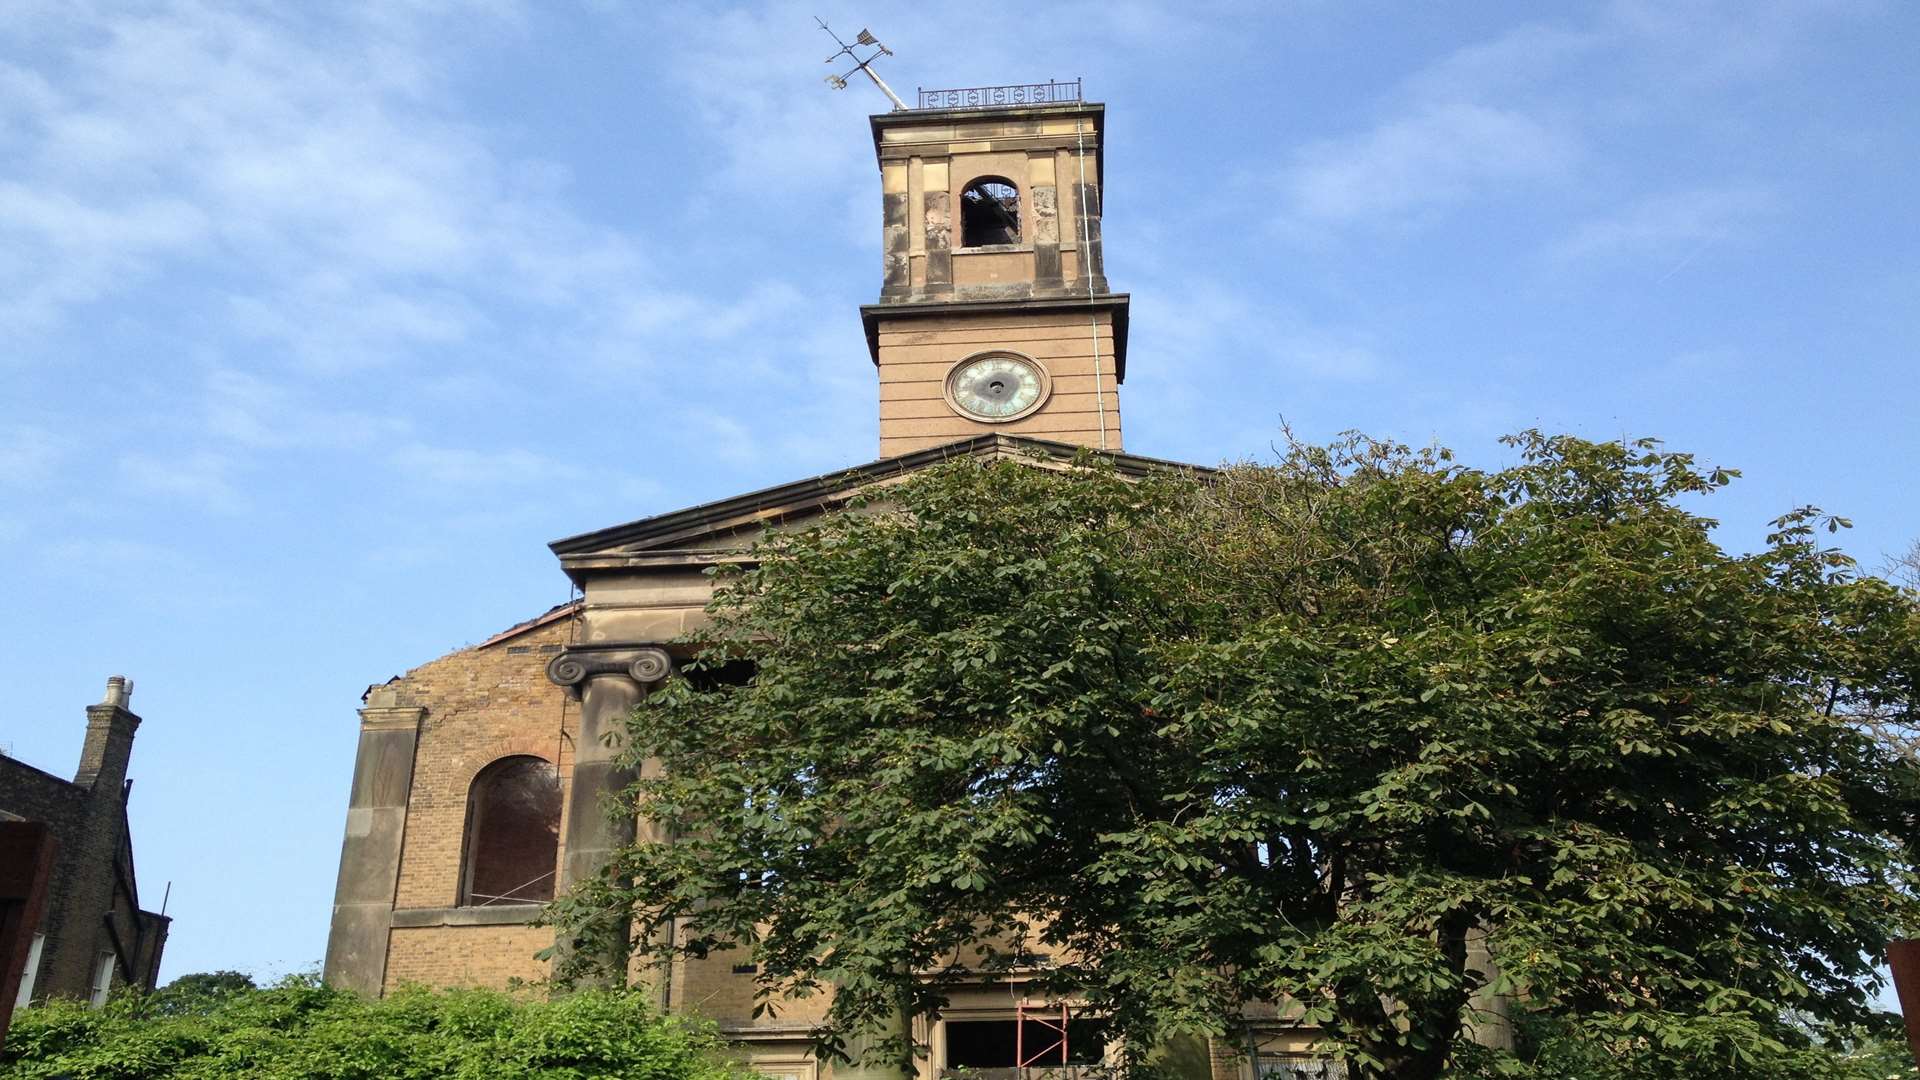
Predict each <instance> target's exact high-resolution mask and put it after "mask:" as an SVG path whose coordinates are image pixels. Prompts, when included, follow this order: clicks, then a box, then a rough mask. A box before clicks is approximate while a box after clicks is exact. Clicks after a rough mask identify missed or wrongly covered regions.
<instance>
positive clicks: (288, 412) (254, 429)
mask: <svg viewBox="0 0 1920 1080" xmlns="http://www.w3.org/2000/svg"><path fill="white" fill-rule="evenodd" d="M201 394H202V399H201V404H202V408H203V410H204V415H203V418H202V419H203V430H204V431H205V433H206V434H208V435H210V436H212V437H214V438H217V439H221V440H224V441H227V442H230V443H234V444H237V445H239V446H244V447H251V448H260V449H281V448H305V447H322V448H348V449H352V448H365V447H368V446H371V445H374V444H376V443H378V442H379V441H380V440H383V439H390V438H394V437H397V436H400V435H403V434H405V433H406V432H407V431H408V430H410V428H411V427H412V425H411V424H410V423H408V422H407V421H406V420H404V419H401V418H399V417H392V416H381V415H378V414H375V413H369V412H362V411H359V410H354V409H335V408H331V407H327V406H324V405H321V404H318V403H316V402H314V401H312V400H311V399H310V395H308V394H303V393H301V392H298V391H296V390H294V389H293V388H291V387H290V386H288V385H284V384H281V383H278V382H274V381H271V380H269V379H266V378H264V377H262V376H259V375H255V374H252V373H249V372H245V371H238V370H235V369H231V368H219V369H215V370H213V371H210V372H208V373H207V376H206V380H205V383H204V385H203V387H202V390H201Z"/></svg>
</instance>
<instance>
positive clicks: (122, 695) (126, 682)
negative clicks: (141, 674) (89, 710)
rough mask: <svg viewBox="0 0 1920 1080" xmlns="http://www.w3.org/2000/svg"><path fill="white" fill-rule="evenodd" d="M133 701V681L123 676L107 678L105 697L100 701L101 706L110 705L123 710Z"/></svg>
mask: <svg viewBox="0 0 1920 1080" xmlns="http://www.w3.org/2000/svg"><path fill="white" fill-rule="evenodd" d="M132 701H133V680H132V679H129V678H127V677H126V676H125V675H109V676H107V696H106V697H104V698H102V699H101V700H100V703H101V704H102V705H112V706H114V707H115V708H120V709H125V708H127V707H128V706H129V703H130V702H132Z"/></svg>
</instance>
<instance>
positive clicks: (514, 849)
mask: <svg viewBox="0 0 1920 1080" xmlns="http://www.w3.org/2000/svg"><path fill="white" fill-rule="evenodd" d="M559 854H560V775H559V771H558V770H556V769H555V768H554V767H553V765H552V763H550V762H547V761H543V760H541V759H540V758H537V757H510V758H502V759H501V760H499V761H496V762H494V763H493V764H491V765H489V766H487V767H486V768H485V769H483V770H481V772H480V775H479V776H477V777H475V778H474V781H473V789H472V791H471V793H470V794H469V795H468V798H467V873H466V889H465V895H464V896H463V897H462V898H461V903H463V904H466V905H469V906H472V907H487V906H489V905H493V904H541V903H545V902H547V901H548V900H551V899H553V879H554V870H555V864H556V863H557V862H558V860H559Z"/></svg>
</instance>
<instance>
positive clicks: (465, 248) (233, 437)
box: [0, 0, 1920, 977]
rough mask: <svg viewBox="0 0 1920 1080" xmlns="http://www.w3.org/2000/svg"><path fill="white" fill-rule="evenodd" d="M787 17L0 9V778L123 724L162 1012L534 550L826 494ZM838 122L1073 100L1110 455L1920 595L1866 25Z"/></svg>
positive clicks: (1267, 65) (1058, 70) (836, 271)
mask: <svg viewBox="0 0 1920 1080" xmlns="http://www.w3.org/2000/svg"><path fill="white" fill-rule="evenodd" d="M813 10H814V9H809V8H806V7H802V6H792V5H784V4H771V3H769V4H760V5H747V6H741V7H720V6H712V7H700V6H691V5H677V4H659V3H634V4H630V5H629V4H617V3H611V2H604V3H585V2H581V3H567V2H562V0H550V2H534V0H525V2H521V3H516V2H514V0H490V2H476V3H459V2H455V0H439V2H433V0H414V2H399V0H374V2H367V3H342V4H326V5H320V4H295V3H286V4H281V5H269V4H250V3H242V2H233V3H224V4H215V3H191V2H172V0H152V2H140V3H132V2H129V3H119V4H87V3H76V2H73V0H11V2H9V3H8V4H7V15H6V18H5V19H4V20H0V596H4V598H5V602H6V611H7V615H8V617H9V622H10V624H11V626H12V628H13V629H12V630H11V631H9V632H8V633H7V634H6V635H5V639H4V640H5V643H6V647H5V648H4V649H0V684H4V685H5V686H6V687H7V701H6V704H5V706H4V708H0V744H6V745H9V746H10V747H11V751H10V752H11V753H12V754H13V755H14V756H16V757H20V758H23V759H25V760H27V761H29V762H32V763H34V764H37V765H40V766H41V767H43V768H47V769H49V770H51V771H54V772H59V773H68V772H70V771H71V769H72V767H73V764H74V760H75V757H76V756H77V753H78V748H79V743H80V736H81V730H82V723H83V716H82V707H83V706H84V705H85V704H87V703H89V702H91V701H95V700H98V697H99V694H100V692H101V689H102V686H103V683H104V679H105V677H106V676H107V675H108V674H111V673H125V674H127V675H129V676H132V677H133V678H134V679H135V680H136V683H137V689H136V693H135V697H134V705H135V708H136V710H137V711H139V712H140V713H142V714H143V715H144V716H145V717H146V724H145V725H144V727H143V728H142V730H141V733H140V737H139V741H138V744H137V747H136V754H135V763H134V770H133V772H134V776H135V777H136V780H137V784H136V787H135V790H134V798H133V816H134V827H135V830H136V838H137V843H138V853H139V861H140V872H141V885H142V888H143V890H144V891H145V895H146V897H147V898H148V900H149V902H150V903H157V902H158V900H159V896H160V892H161V889H162V887H163V886H164V884H165V883H166V882H168V881H172V882H173V899H172V909H171V910H172V914H174V915H175V916H177V921H176V923H175V924H174V935H173V939H172V942H171V944H170V945H169V948H168V952H167V963H166V966H165V974H166V975H167V976H168V977H171V976H173V975H178V974H181V973H184V972H188V971H196V970H207V969H213V968H241V969H246V970H252V971H256V972H259V973H262V974H266V975H272V974H276V973H280V972H285V971H289V970H300V969H304V968H308V967H311V966H313V965H316V964H317V963H318V961H319V958H320V956H321V954H322V952H323V949H324V944H325V936H326V924H327V915H328V905H329V902H330V897H331V891H332V886H333V877H334V871H335V866H336V859H337V857H338V850H339V840H340V830H341V825H342V821H343V818H344V811H345V800H346V791H347V784H348V779H349V772H350V768H351V761H352V754H353V748H354V739H355V728H356V720H355V713H354V710H355V709H356V708H357V707H358V704H359V700H358V699H359V695H360V692H361V690H362V689H363V688H364V687H366V686H367V685H368V684H369V683H373V682H376V681H382V680H384V679H386V678H387V677H388V676H391V675H393V674H395V673H397V672H400V671H402V670H405V669H406V668H408V667H411V666H414V665H416V664H419V663H421V662H424V661H426V660H428V659H431V658H433V657H435V656H437V655H440V654H442V653H445V652H447V651H449V650H451V649H454V648H457V647H459V646H461V645H463V644H466V643H470V642H474V641H478V640H481V639H483V638H485V637H487V636H489V635H490V634H492V633H493V632H495V631H497V630H499V629H501V628H503V627H505V626H507V625H509V624H511V623H513V622H516V621H518V620H520V619H523V618H526V617H528V616H530V615H533V614H535V613H537V612H539V611H541V610H543V609H545V608H546V607H548V606H549V605H551V604H554V603H557V602H560V601H562V600H565V599H566V598H567V595H568V591H567V583H566V580H565V578H564V577H563V576H562V575H561V574H560V572H559V570H558V568H557V566H556V565H555V563H554V560H553V558H552V557H551V555H550V554H549V553H548V552H547V551H546V549H545V544H546V542H547V541H549V540H552V539H554V538H557V537H560V536H565V535H569V534H572V533H576V532H580V531H583V530H587V529H591V528H596V527H600V526H604V525H610V524H614V523H617V522H621V521H625V520H630V519H633V518H637V517H642V516H646V515H650V514H654V513H658V512H661V511H665V510H669V509H674V508H677V507H680V506H684V505H688V504H693V503H699V502H704V501H707V500H709V499H714V498H719V497H722V496H726V495H730V494H734V493H738V492H741V491H745V490H750V489H753V488H757V487H762V486H766V485H769V484H773V483H778V482H782V481H785V480H789V479H795V478H798V477H802V476H808V475H813V474H816V473H820V472H825V471H829V470H832V469H834V468H836V467H839V466H843V465H848V464H854V463H857V462H861V461H865V460H868V459H871V458H872V457H873V456H874V453H875V446H876V439H877V434H876V429H875V412H876V409H875V383H874V375H873V371H872V367H871V365H870V363H869V361H868V359H867V356H866V353H865V348H864V343H863V341H862V337H861V330H860V322H859V318H858V315H857V313H856V311H855V308H856V306H857V305H859V304H860V303H863V302H868V301H871V300H872V299H873V298H874V297H875V296H876V294H877V292H878V288H879V281H880V257H879V237H880V230H879V206H880V199H879V183H878V174H877V171H876V169H875V167H874V165H873V161H872V156H871V147H870V144H869V141H868V133H867V123H866V114H867V113H868V112H869V111H872V110H874V109H876V108H877V107H878V106H879V104H880V103H881V99H880V98H879V96H878V94H877V93H875V92H873V91H872V89H871V88H870V87H864V86H861V85H858V84H856V85H855V86H853V87H852V88H850V89H848V90H846V91H842V92H834V91H831V90H829V89H828V88H827V87H826V86H824V85H823V84H822V82H821V81H820V80H821V78H822V76H823V75H825V74H827V73H828V72H829V71H830V70H833V69H829V68H826V67H825V66H823V65H822V64H821V63H820V61H821V58H823V57H825V56H826V55H827V54H828V53H829V52H831V51H832V49H833V46H832V44H831V42H829V41H828V40H827V39H826V38H825V36H824V35H822V34H821V33H820V32H819V31H818V30H817V29H816V28H815V27H814V26H813V22H812V19H811V18H810V15H811V14H812V12H813ZM817 10H818V11H819V13H820V14H822V15H825V16H826V17H827V18H828V19H829V20H830V21H832V22H833V23H834V24H835V25H836V27H837V28H839V29H841V30H843V31H846V32H849V33H850V32H852V31H856V30H858V29H859V28H860V27H861V26H862V25H870V26H871V27H872V28H873V29H874V31H875V32H876V33H877V34H878V35H879V36H880V37H881V39H882V40H884V41H885V42H886V43H887V44H888V45H890V46H891V47H893V49H894V50H895V51H896V52H897V53H898V55H897V56H896V57H895V58H893V59H891V60H887V61H885V67H884V68H883V71H884V73H885V74H886V75H887V76H888V77H889V78H890V79H891V81H892V82H893V83H894V84H895V86H896V87H897V88H899V89H900V90H901V91H902V92H903V93H908V94H910V93H911V91H912V90H913V88H914V87H915V86H916V85H923V86H928V87H941V86H972V85H982V84H991V83H1002V82H1027V81H1035V80H1044V79H1046V78H1049V77H1054V78H1065V79H1071V78H1074V77H1076V76H1083V77H1084V78H1085V79H1086V87H1087V91H1088V95H1089V97H1091V98H1093V99H1096V100H1100V101H1104V102H1106V103H1107V107H1108V110H1109V122H1108V148H1107V167H1108V203H1107V219H1106V235H1107V244H1108V247H1107V250H1108V270H1109V273H1110V276H1111V278H1112V281H1113V283H1114V286H1115V288H1117V289H1125V290H1127V291H1130V292H1131V293H1132V294H1133V298H1134V300H1133V305H1134V306H1133V336H1132V343H1131V350H1130V358H1129V376H1130V378H1129V380H1128V383H1127V385H1126V386H1125V388H1124V389H1123V391H1122V406H1123V409H1124V415H1125V418H1126V440H1127V449H1129V450H1131V451H1134V452H1136V453H1143V454H1150V455H1154V456H1159V457H1169V458H1178V459H1184V460H1190V461H1197V462H1216V461H1219V460H1222V459H1226V458H1239V457H1246V456H1259V455H1262V454H1265V453H1267V452H1268V447H1269V446H1270V444H1271V443H1272V442H1273V441H1274V440H1275V439H1276V438H1277V435H1278V430H1279V425H1280V422H1281V419H1282V418H1283V417H1284V418H1285V420H1286V421H1288V422H1289V423H1291V424H1292V425H1293V427H1294V429H1295V430H1296V431H1297V432H1298V433H1299V434H1301V435H1302V436H1304V437H1308V438H1325V437H1328V436H1330V435H1332V434H1334V433H1336V432H1339V431H1341V430H1343V429H1349V428H1353V429H1360V430H1363V431H1366V432H1369V433H1372V434H1376V435H1382V436H1390V437H1394V438H1398V439H1402V440H1405V441H1408V442H1412V443H1416V444H1425V443H1429V442H1439V443H1443V444H1445V445H1448V446H1451V447H1453V448H1455V449H1456V450H1457V451H1459V452H1460V453H1461V454H1462V456H1463V457H1464V458H1465V459H1466V460H1468V461H1470V462H1473V463H1476V464H1483V465H1499V464H1501V463H1503V462H1505V461H1507V460H1509V456H1508V454H1507V453H1506V451H1504V450H1503V448H1501V447H1500V446H1499V445H1498V444H1497V443H1496V441H1495V440H1496V438H1497V437H1498V436H1499V435H1500V434H1502V433H1505V432H1510V431H1514V430H1518V429H1521V428H1526V427H1532V426H1539V427H1543V428H1547V429H1551V430H1559V431H1571V432H1575V433H1578V434H1581V435H1586V436H1591V437H1598V438H1615V437H1619V436H1621V435H1633V436H1639V435H1654V436H1659V437H1661V438H1664V439H1666V440H1667V441H1668V442H1669V443H1670V444H1671V445H1672V446H1674V447H1676V448H1679V449H1685V450H1691V451H1694V452H1697V453H1699V454H1700V455H1701V457H1702V458H1703V459H1706V460H1710V461H1712V462H1715V463H1718V464H1724V465H1730V466H1735V467H1739V468H1741V469H1743V470H1745V473H1746V476H1745V479H1743V480H1742V481H1740V482H1739V484H1738V485H1737V486H1736V487H1735V488H1734V489H1733V490H1731V491H1729V492H1726V493H1724V494H1723V495H1720V496H1716V497H1715V498H1714V499H1713V500H1712V501H1711V502H1710V503H1709V504H1708V506H1707V510H1708V512H1709V513H1711V514H1713V515H1714V516H1716V517H1718V518H1720V519H1721V520H1722V521H1723V522H1724V524H1723V527H1722V532H1721V535H1722V538H1723V540H1724V542H1725V543H1726V544H1727V545H1728V546H1730V547H1734V548H1748V547H1751V546H1753V545H1754V544H1756V543H1757V542H1758V540H1759V538H1760V536H1761V535H1762V534H1763V533H1764V531H1765V522H1766V521H1767V520H1768V519H1769V518H1771V517H1773V516H1774V515H1776V514H1777V513H1779V512H1781V511H1783V510H1786V509H1788V508H1790V507H1793V506H1796V505H1799V504H1802V503H1817V504H1819V505H1822V506H1824V507H1827V508H1828V509H1829V510H1832V511H1834V512H1839V513H1845V514H1847V515H1848V516H1850V517H1851V518H1852V519H1853V520H1854V521H1855V522H1856V524H1857V526H1858V527H1857V528H1856V529H1855V530H1854V531H1853V532H1852V533H1851V534H1848V535H1845V536H1844V537H1843V538H1842V542H1843V543H1844V544H1845V545H1846V546H1847V548H1848V549H1849V550H1851V551H1852V552H1854V553H1855V554H1856V555H1857V556H1858V557H1859V558H1860V559H1861V560H1862V561H1863V562H1866V563H1868V564H1870V565H1875V566H1877V565H1879V564H1881V563H1882V561H1883V560H1884V557H1885V556H1886V555H1887V554H1889V553H1892V552H1896V551H1899V550H1902V549H1904V548H1905V547H1906V546H1907V545H1908V544H1909V543H1911V542H1912V541H1913V540H1914V539H1915V538H1916V537H1920V500H1916V499H1915V498H1914V487H1913V484H1914V481H1913V474H1914V470H1915V464H1916V457H1917V456H1920V455H1917V454H1916V451H1920V429H1917V427H1916V425H1915V424H1914V423H1913V422H1912V419H1911V417H1912V414H1913V408H1914V404H1913V403H1914V395H1913V387H1914V384H1915V380H1914V355H1915V347H1916V345H1920V314H1917V313H1920V295H1917V294H1920V254H1916V253H1920V212H1916V209H1915V206H1916V201H1915V197H1914V192H1915V191H1916V190H1920V182H1917V181H1916V175H1915V174H1916V165H1920V106H1916V101H1920V77H1917V76H1916V74H1915V73H1916V70H1917V69H1916V66H1915V64H1914V62H1913V57H1914V56H1915V54H1916V50H1917V49H1920V9H1916V8H1914V7H1913V6H1911V5H1908V4H1905V3H1901V2H1897V0H1887V2H1884V3H1872V2H1860V3H1798V4H1778V3H1767V2H1763V0H1747V2H1739V3H1725V4H1714V3H1685V2H1660V3H1633V2H1622V3H1600V4H1585V5H1571V4H1570V5H1536V4H1530V3H1526V4H1494V3H1481V4H1452V5H1427V4H1407V5H1396V4H1384V3H1367V2H1359V3H1338V4H1336V3H1315V2H1302V3H1265V4H1214V3H1205V2H1189V3H1183V4H1178V5H1175V4H1166V5H1160V4H1148V3H1124V2H1112V0H1105V2H1098V3H1083V2H1074V0H1057V2H1050V3H1046V4H1038V5H1016V6H1011V7H1008V6H1003V7H996V8H979V7H977V6H975V7H963V8H954V9H937V8H934V7H931V6H928V5H906V4H885V3H879V2H869V3H864V4H861V5H858V6H849V5H846V4H845V3H843V2H841V0H834V2H831V3H824V4H822V5H821V6H820V7H819V8H818V9H817Z"/></svg>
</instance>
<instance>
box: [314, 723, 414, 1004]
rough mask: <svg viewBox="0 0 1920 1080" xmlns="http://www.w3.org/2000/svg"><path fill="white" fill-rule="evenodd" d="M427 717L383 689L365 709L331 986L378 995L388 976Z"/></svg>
mask: <svg viewBox="0 0 1920 1080" xmlns="http://www.w3.org/2000/svg"><path fill="white" fill-rule="evenodd" d="M426 712H427V710H426V709H424V708H421V707H419V706H415V705H410V704H403V703H401V702H400V701H399V700H398V696H397V695H396V694H395V693H394V691H392V690H389V689H384V688H382V689H378V690H375V691H373V693H372V694H370V695H369V696H368V703H367V707H366V708H364V709H361V710H360V748H359V751H358V753H357V754H356V755H355V757H354V763H353V791H352V793H351V794H350V795H349V796H348V798H347V831H346V838H345V839H344V840H343V841H342V842H341V844H340V876H339V878H338V880H337V882H336V884H335V885H334V889H333V925H332V927H331V929H330V930H329V931H328V933H327V958H326V964H325V967H324V968H323V978H325V980H326V982H327V984H328V985H329V986H336V987H340V988H342V989H347V990H355V991H358V992H360V993H363V994H375V995H377V994H379V993H380V990H381V986H382V984H383V983H384V982H385V981H386V974H387V938H388V934H389V932H390V931H391V930H392V927H393V897H394V887H395V885H396V884H397V883H398V882H399V879H400V849H401V844H402V842H403V841H404V840H405V838H406V829H407V798H408V796H409V795H411V794H412V791H413V760H414V752H415V750H416V749H418V747H419V743H420V721H421V719H422V718H423V717H425V716H426Z"/></svg>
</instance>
